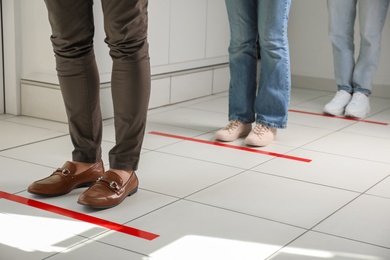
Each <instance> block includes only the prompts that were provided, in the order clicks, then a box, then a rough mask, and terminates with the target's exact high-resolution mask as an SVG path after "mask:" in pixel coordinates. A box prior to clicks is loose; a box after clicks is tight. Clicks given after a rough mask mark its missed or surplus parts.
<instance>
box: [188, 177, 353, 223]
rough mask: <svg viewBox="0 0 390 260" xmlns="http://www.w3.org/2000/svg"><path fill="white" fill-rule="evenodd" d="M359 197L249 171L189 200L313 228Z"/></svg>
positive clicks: (341, 191) (351, 193)
mask: <svg viewBox="0 0 390 260" xmlns="http://www.w3.org/2000/svg"><path fill="white" fill-rule="evenodd" d="M357 196H358V194H357V193H355V192H349V191H344V190H339V189H335V188H329V187H325V186H322V185H315V184H311V183H305V182H301V181H294V180H291V179H286V178H281V177H275V176H270V175H266V174H261V173H256V172H251V171H248V172H245V173H242V174H240V175H237V176H235V177H233V178H230V179H228V180H226V181H224V182H221V183H219V184H216V185H214V186H212V187H209V188H207V189H205V190H203V191H200V192H198V193H195V194H193V195H191V196H189V197H188V199H189V200H192V201H196V202H200V203H205V204H207V205H212V206H215V207H220V208H225V209H229V210H233V211H237V212H243V213H246V214H250V215H254V216H258V217H262V218H265V219H272V220H275V221H280V222H282V223H286V224H290V225H296V226H299V227H303V228H311V227H313V226H314V225H316V224H318V223H319V222H320V221H322V220H323V219H324V218H326V217H328V216H330V215H331V214H333V213H334V212H335V211H337V210H338V209H340V208H341V207H342V206H343V205H345V204H346V203H348V202H349V201H351V200H353V199H354V198H356V197H357Z"/></svg>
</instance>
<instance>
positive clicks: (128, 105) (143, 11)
mask: <svg viewBox="0 0 390 260" xmlns="http://www.w3.org/2000/svg"><path fill="white" fill-rule="evenodd" d="M102 7H103V12H104V24H105V25H104V27H105V32H106V39H105V41H106V43H107V45H108V46H109V48H110V56H111V58H112V60H113V68H112V80H111V90H112V98H113V104H114V120H115V137H116V144H115V146H114V147H113V148H112V150H111V151H110V155H109V158H110V167H111V168H112V169H120V170H131V171H132V170H136V169H137V167H138V162H139V157H140V152H141V146H142V142H143V138H144V131H145V125H146V116H147V110H148V104H149V96H150V85H151V78H150V61H149V46H148V42H147V28H148V14H147V7H148V1H147V0H138V1H130V0H121V1H112V0H102Z"/></svg>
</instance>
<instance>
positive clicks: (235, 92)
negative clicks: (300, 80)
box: [226, 0, 291, 128]
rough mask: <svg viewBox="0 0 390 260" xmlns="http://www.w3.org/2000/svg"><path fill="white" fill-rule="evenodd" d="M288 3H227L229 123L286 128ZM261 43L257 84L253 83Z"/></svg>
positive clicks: (267, 0)
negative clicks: (230, 121) (237, 122)
mask: <svg viewBox="0 0 390 260" xmlns="http://www.w3.org/2000/svg"><path fill="white" fill-rule="evenodd" d="M290 5H291V0H245V1H243V0H226V7H227V12H228V17H229V25H230V33H231V39H230V45H229V64H230V65H229V66H230V75H231V79H230V86H229V120H238V121H240V122H243V123H252V122H254V121H256V123H260V124H263V125H265V126H269V127H273V128H285V127H286V125H287V112H288V105H289V99H290V89H291V77H290V57H289V56H290V55H289V45H288V38H287V26H288V18H289V11H290ZM257 40H258V41H259V44H260V48H261V51H260V55H261V69H260V81H259V83H258V84H257V82H256V73H257V49H256V42H257Z"/></svg>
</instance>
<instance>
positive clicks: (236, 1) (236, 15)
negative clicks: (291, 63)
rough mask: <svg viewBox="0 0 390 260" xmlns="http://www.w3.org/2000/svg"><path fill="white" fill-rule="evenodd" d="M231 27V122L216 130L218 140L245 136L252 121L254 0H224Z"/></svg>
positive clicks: (255, 6)
mask: <svg viewBox="0 0 390 260" xmlns="http://www.w3.org/2000/svg"><path fill="white" fill-rule="evenodd" d="M225 2H226V8H227V13H228V18H229V26H230V45H229V68H230V84H229V115H228V119H229V121H230V123H229V124H228V125H227V126H226V127H224V128H223V129H221V130H219V131H217V132H216V133H215V138H216V139H217V140H220V141H233V140H235V139H237V138H239V137H242V136H246V135H247V134H248V133H249V132H250V130H251V123H252V122H254V121H255V112H254V107H253V104H254V100H255V97H256V73H257V47H256V42H257V39H258V33H257V0H246V1H242V0H226V1H225Z"/></svg>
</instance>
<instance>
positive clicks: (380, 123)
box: [288, 109, 389, 125]
mask: <svg viewBox="0 0 390 260" xmlns="http://www.w3.org/2000/svg"><path fill="white" fill-rule="evenodd" d="M288 111H290V112H294V113H301V114H306V115H314V116H323V117H332V118H338V119H344V120H350V121H357V122H363V123H370V124H376V125H389V124H388V123H383V122H377V121H371V120H364V119H358V118H353V117H345V116H332V115H327V114H319V113H314V112H307V111H301V110H295V109H290V110H288Z"/></svg>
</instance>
